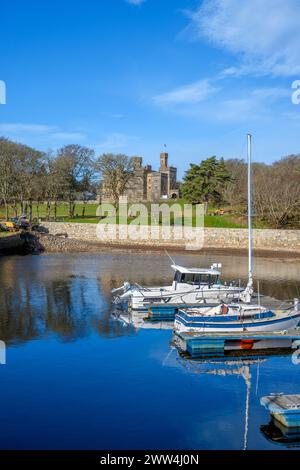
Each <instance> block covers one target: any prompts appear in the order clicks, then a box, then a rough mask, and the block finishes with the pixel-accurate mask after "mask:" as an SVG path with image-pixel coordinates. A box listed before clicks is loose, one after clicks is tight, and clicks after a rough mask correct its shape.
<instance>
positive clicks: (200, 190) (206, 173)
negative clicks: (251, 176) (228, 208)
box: [181, 157, 232, 213]
mask: <svg viewBox="0 0 300 470" xmlns="http://www.w3.org/2000/svg"><path fill="white" fill-rule="evenodd" d="M231 179H232V177H231V174H230V173H229V171H228V169H227V168H226V166H225V163H224V160H223V158H221V159H220V160H218V159H217V157H210V158H208V159H207V160H203V161H202V162H201V163H200V165H194V164H191V167H190V169H189V170H188V171H187V172H186V174H185V177H184V179H183V184H182V187H181V189H182V194H183V197H184V198H185V199H187V201H188V202H190V203H192V204H199V203H201V202H204V204H205V213H207V209H208V204H209V203H210V202H213V203H220V202H221V201H222V191H223V189H224V186H225V185H226V183H228V182H229V181H231Z"/></svg>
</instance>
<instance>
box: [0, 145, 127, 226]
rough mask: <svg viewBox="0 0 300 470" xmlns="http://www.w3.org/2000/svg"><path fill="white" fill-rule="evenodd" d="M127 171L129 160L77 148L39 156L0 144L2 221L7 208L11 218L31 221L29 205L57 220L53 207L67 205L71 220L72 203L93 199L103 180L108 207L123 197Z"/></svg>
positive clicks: (24, 148)
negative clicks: (22, 216)
mask: <svg viewBox="0 0 300 470" xmlns="http://www.w3.org/2000/svg"><path fill="white" fill-rule="evenodd" d="M132 171H133V159H132V158H129V157H127V156H126V155H122V154H118V155H114V154H103V155H101V156H100V157H97V158H96V156H95V152H94V150H92V149H90V148H88V147H84V146H80V145H74V144H73V145H66V146H64V147H61V148H60V149H58V150H57V151H56V152H53V151H49V152H40V151H39V150H36V149H34V148H31V147H29V146H27V145H23V144H19V143H16V142H12V141H10V140H8V139H5V138H0V204H2V205H4V206H5V212H6V218H8V216H9V208H10V207H12V208H13V211H14V214H15V216H16V217H17V216H18V215H19V214H20V213H21V214H24V213H26V214H27V216H28V218H29V219H30V220H31V219H32V214H33V205H35V209H36V212H37V216H38V217H39V208H40V205H41V204H42V203H45V202H46V205H47V209H46V214H47V218H50V213H51V210H53V211H54V217H55V218H56V216H57V207H58V203H59V202H67V203H68V208H69V210H68V215H69V217H70V218H73V217H74V215H75V214H74V212H75V201H76V199H77V198H78V194H81V200H82V201H83V203H84V204H83V210H82V216H83V217H84V215H85V204H86V203H87V201H88V198H89V196H90V195H91V194H92V195H94V197H95V198H96V197H97V194H98V192H99V187H100V182H101V181H102V180H103V179H105V180H106V183H107V186H108V189H109V191H110V193H111V195H112V198H113V201H114V202H117V201H118V199H119V196H120V195H121V194H122V193H123V192H124V189H125V186H126V183H127V182H128V179H129V177H130V175H131V174H132Z"/></svg>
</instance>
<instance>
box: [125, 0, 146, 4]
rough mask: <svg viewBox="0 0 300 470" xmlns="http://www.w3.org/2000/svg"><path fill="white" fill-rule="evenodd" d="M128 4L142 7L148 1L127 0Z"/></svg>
mask: <svg viewBox="0 0 300 470" xmlns="http://www.w3.org/2000/svg"><path fill="white" fill-rule="evenodd" d="M125 1H126V2H127V3H129V4H130V5H142V3H145V2H146V0H125Z"/></svg>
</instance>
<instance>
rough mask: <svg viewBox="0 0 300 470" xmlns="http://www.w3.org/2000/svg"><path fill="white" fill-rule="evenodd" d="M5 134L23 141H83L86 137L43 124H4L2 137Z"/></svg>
mask: <svg viewBox="0 0 300 470" xmlns="http://www.w3.org/2000/svg"><path fill="white" fill-rule="evenodd" d="M1 134H4V135H5V136H8V137H9V138H12V139H17V140H22V139H26V137H28V136H29V137H32V138H36V139H47V140H48V141H49V144H51V142H52V141H65V142H67V141H68V142H70V141H73V142H74V141H76V142H78V141H82V140H84V139H85V138H86V135H85V134H83V133H81V132H65V131H62V130H61V129H60V128H59V127H57V126H47V125H43V124H23V123H3V124H0V135H1Z"/></svg>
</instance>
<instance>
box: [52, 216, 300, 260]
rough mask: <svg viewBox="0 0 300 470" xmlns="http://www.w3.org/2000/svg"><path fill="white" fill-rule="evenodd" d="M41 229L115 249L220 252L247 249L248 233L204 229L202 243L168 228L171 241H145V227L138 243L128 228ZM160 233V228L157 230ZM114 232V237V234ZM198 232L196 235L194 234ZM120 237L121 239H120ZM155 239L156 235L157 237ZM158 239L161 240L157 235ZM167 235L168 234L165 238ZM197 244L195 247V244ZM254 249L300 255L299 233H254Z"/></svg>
mask: <svg viewBox="0 0 300 470" xmlns="http://www.w3.org/2000/svg"><path fill="white" fill-rule="evenodd" d="M43 226H44V227H45V228H47V229H48V230H49V233H50V234H52V235H56V234H62V233H66V234H68V238H69V239H72V240H80V241H83V242H93V243H105V244H111V245H118V246H122V245H123V246H132V247H134V246H147V247H150V246H155V247H173V248H181V249H185V248H186V245H187V243H190V242H192V243H190V247H191V248H193V241H194V245H195V246H194V249H200V248H201V247H202V241H203V247H204V248H220V249H223V248H225V249H246V248H247V246H248V231H247V229H222V228H206V229H205V231H204V239H203V240H202V235H203V234H202V233H201V231H199V229H188V231H187V232H186V233H185V236H184V239H183V238H182V237H181V235H182V234H181V235H180V233H179V234H178V231H177V232H176V229H174V227H171V228H170V235H171V237H170V238H168V237H166V238H165V239H163V238H161V237H160V238H157V239H155V240H153V239H151V238H150V239H147V234H148V233H147V231H148V227H143V229H142V231H143V236H142V238H141V239H139V238H136V239H134V240H133V239H132V238H127V237H126V236H125V237H124V231H126V230H127V226H120V227H118V226H114V225H110V226H109V227H108V228H109V231H110V233H107V234H106V235H105V234H103V233H101V234H100V236H99V237H98V236H97V227H98V226H97V224H82V223H64V222H44V223H43ZM156 229H157V230H160V231H161V230H162V228H161V227H160V228H156ZM115 230H116V233H114V231H115ZM197 230H198V232H197ZM119 234H120V236H121V239H120V237H119ZM156 235H157V234H156ZM160 235H161V236H164V235H163V234H162V233H161V232H160ZM167 235H168V234H167ZM176 237H177V238H176ZM195 242H197V243H198V245H197V243H195ZM253 247H254V249H257V250H276V251H292V252H299V253H300V230H253Z"/></svg>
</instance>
